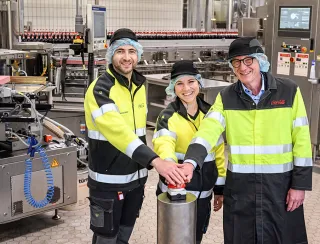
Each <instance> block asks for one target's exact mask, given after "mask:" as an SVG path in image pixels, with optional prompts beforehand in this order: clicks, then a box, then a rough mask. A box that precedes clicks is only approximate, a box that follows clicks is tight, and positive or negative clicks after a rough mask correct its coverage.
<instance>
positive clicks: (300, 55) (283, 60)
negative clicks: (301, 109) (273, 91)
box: [264, 0, 320, 148]
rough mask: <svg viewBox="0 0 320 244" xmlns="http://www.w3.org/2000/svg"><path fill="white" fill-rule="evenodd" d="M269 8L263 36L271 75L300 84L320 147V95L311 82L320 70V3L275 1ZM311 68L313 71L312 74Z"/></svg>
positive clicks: (313, 141) (313, 132)
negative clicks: (311, 78)
mask: <svg viewBox="0 0 320 244" xmlns="http://www.w3.org/2000/svg"><path fill="white" fill-rule="evenodd" d="M267 6H268V18H267V21H266V22H267V23H266V26H265V29H264V35H265V36H266V37H268V38H266V45H265V50H266V54H267V56H268V57H269V60H270V61H271V72H272V73H273V74H274V75H276V76H279V77H283V78H290V79H292V80H293V81H294V82H296V83H297V84H298V85H299V87H300V89H301V93H302V96H303V99H304V102H305V105H306V110H307V115H308V118H309V121H310V126H311V140H312V143H313V144H314V145H317V146H318V145H319V138H320V136H319V133H320V130H319V102H320V100H319V97H320V96H319V93H318V86H317V85H313V84H312V83H310V82H309V81H308V80H309V78H310V75H311V76H314V75H315V74H318V72H319V71H320V69H319V68H320V67H319V61H320V45H319V42H318V41H317V40H319V39H320V32H319V31H318V29H319V28H318V27H319V21H318V18H319V11H320V6H319V0H305V1H303V2H301V1H299V0H277V1H275V0H272V1H268V5H267ZM312 63H314V66H312V65H311V64H312ZM312 69H314V72H310V71H311V70H312ZM312 73H313V74H312ZM315 148H316V147H315Z"/></svg>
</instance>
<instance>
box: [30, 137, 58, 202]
mask: <svg viewBox="0 0 320 244" xmlns="http://www.w3.org/2000/svg"><path fill="white" fill-rule="evenodd" d="M28 142H29V144H30V139H29V140H28ZM30 146H31V144H30ZM34 152H38V153H39V155H40V157H41V159H42V164H43V167H44V170H45V172H46V176H47V185H48V191H47V195H46V197H45V198H44V199H43V200H41V201H36V200H35V199H34V198H33V197H32V195H31V189H30V187H31V178H32V176H31V175H32V159H31V158H28V159H27V160H26V169H25V173H24V196H25V198H26V200H27V202H28V203H29V204H30V205H31V206H32V207H34V208H43V207H45V206H46V205H48V204H49V202H50V201H51V199H52V197H53V194H54V184H53V176H52V171H51V167H50V163H49V159H48V156H47V154H46V152H45V150H44V149H43V148H42V147H41V146H37V147H36V148H34ZM32 156H33V155H32Z"/></svg>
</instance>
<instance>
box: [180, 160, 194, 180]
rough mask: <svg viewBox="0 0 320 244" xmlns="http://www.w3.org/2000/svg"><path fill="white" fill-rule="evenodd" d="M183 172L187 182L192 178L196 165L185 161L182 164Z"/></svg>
mask: <svg viewBox="0 0 320 244" xmlns="http://www.w3.org/2000/svg"><path fill="white" fill-rule="evenodd" d="M180 167H181V168H180V169H181V170H182V172H183V173H184V175H185V176H186V177H187V180H186V183H189V182H190V181H191V179H192V176H193V171H194V166H193V164H191V163H187V162H186V163H183V164H181V166H180Z"/></svg>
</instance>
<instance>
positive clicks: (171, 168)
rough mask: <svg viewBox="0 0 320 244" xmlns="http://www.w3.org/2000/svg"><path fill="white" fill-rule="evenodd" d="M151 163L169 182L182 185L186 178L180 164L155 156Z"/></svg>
mask: <svg viewBox="0 0 320 244" xmlns="http://www.w3.org/2000/svg"><path fill="white" fill-rule="evenodd" d="M151 165H152V166H153V167H154V168H155V169H156V171H157V172H158V173H159V174H160V175H162V176H163V177H164V178H165V179H166V181H167V182H168V183H169V184H172V185H182V184H184V183H185V182H186V180H187V177H186V176H185V175H184V173H183V171H182V170H181V169H180V168H182V166H181V165H180V164H177V163H175V162H170V161H166V160H163V159H161V158H156V159H154V160H153V161H152V162H151Z"/></svg>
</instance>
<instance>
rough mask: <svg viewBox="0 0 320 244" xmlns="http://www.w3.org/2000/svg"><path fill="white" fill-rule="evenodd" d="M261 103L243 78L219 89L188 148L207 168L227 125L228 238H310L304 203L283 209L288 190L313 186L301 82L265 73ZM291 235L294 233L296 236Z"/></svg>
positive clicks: (288, 242)
mask: <svg viewBox="0 0 320 244" xmlns="http://www.w3.org/2000/svg"><path fill="white" fill-rule="evenodd" d="M262 74H263V75H264V78H265V81H266V83H265V85H266V92H265V93H264V94H263V95H262V97H261V99H260V101H259V103H258V104H255V103H254V101H253V100H252V99H251V98H250V97H249V96H248V95H247V94H246V93H245V92H244V91H243V88H242V85H241V83H240V81H238V82H237V83H235V84H232V85H230V86H229V87H227V88H226V89H224V90H223V91H221V92H220V94H219V95H218V96H217V98H216V101H215V103H214V105H213V106H212V107H211V108H210V111H209V112H208V113H207V115H206V118H205V119H204V120H203V121H202V123H201V126H200V128H199V131H198V132H197V133H196V134H195V136H194V138H193V144H191V145H190V147H189V148H188V151H187V153H186V157H185V158H186V159H191V160H194V161H195V162H197V164H198V165H199V166H200V167H202V166H203V165H204V163H203V161H204V158H205V157H206V154H207V152H208V151H209V150H211V148H212V147H213V146H214V145H215V143H216V141H217V140H218V138H219V137H220V135H221V133H222V132H223V131H224V130H225V131H226V138H227V143H228V145H229V146H230V150H229V157H228V160H229V163H228V171H227V179H226V185H225V191H224V231H225V233H224V236H225V244H231V243H232V244H244V243H245V244H253V243H257V244H264V243H272V244H292V243H307V238H306V229H305V223H304V217H303V207H302V206H301V207H300V208H298V209H297V210H295V211H293V212H287V211H286V207H287V206H286V197H287V193H288V190H289V189H290V188H293V189H297V190H311V188H312V152H311V142H310V134H309V126H308V119H307V115H306V111H305V106H304V102H303V99H302V96H301V92H300V89H299V87H298V86H297V85H296V84H295V83H294V82H292V81H291V80H289V79H281V78H275V77H273V76H272V75H271V74H270V73H262ZM292 233H294V234H292Z"/></svg>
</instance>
